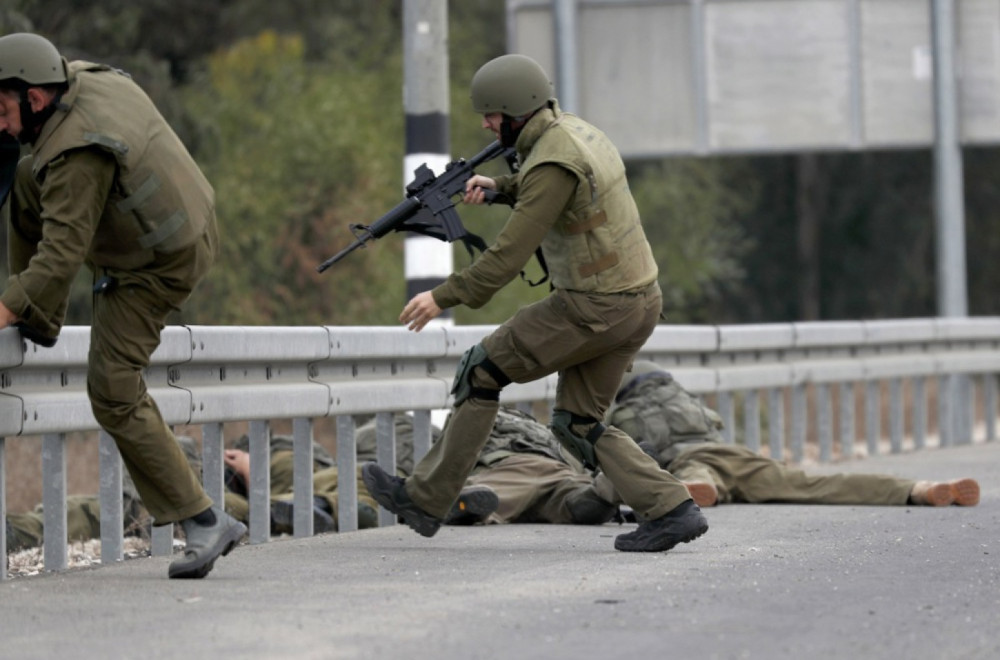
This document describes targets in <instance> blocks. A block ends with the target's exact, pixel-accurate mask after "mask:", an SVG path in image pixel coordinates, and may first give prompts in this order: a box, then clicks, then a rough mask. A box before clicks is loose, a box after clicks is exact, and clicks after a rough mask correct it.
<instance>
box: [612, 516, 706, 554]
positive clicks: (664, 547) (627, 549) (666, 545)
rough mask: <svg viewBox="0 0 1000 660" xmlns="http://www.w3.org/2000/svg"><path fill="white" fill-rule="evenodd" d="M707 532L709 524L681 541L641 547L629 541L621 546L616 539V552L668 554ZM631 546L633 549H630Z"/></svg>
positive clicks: (649, 544) (645, 544) (642, 545)
mask: <svg viewBox="0 0 1000 660" xmlns="http://www.w3.org/2000/svg"><path fill="white" fill-rule="evenodd" d="M707 531H708V524H707V523H706V524H704V525H702V526H700V527H698V529H697V530H696V531H695V532H694V533H692V534H690V535H687V536H684V537H682V538H680V539H677V540H672V541H667V542H666V543H662V544H656V543H643V544H641V547H640V544H638V543H637V544H634V545H632V544H630V543H629V542H628V541H626V542H623V543H621V544H619V543H618V540H617V539H615V550H619V551H621V552H666V551H667V550H670V549H672V548H674V547H676V546H678V545H679V544H681V543H690V542H691V541H694V540H695V539H696V538H698V537H700V536H702V535H703V534H704V533H705V532H707ZM630 545H631V547H629V546H630Z"/></svg>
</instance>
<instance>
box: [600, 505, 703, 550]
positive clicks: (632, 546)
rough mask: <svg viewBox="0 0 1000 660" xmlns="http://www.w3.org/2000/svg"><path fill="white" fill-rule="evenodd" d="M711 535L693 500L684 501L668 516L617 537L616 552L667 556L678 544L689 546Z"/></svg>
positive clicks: (668, 513)
mask: <svg viewBox="0 0 1000 660" xmlns="http://www.w3.org/2000/svg"><path fill="white" fill-rule="evenodd" d="M707 531H708V520H706V519H705V516H703V515H702V513H701V509H700V508H698V505H697V504H695V503H694V501H693V500H684V501H683V502H682V503H680V504H679V505H677V506H676V507H674V508H673V509H671V510H670V511H668V512H667V513H666V514H664V515H662V516H660V517H659V518H656V519H655V520H648V521H646V522H643V523H640V524H639V527H638V528H637V529H636V530H635V531H634V532H629V533H628V534H619V535H618V536H616V537H615V549H616V550H621V551H623V552H663V551H665V550H669V549H670V548H672V547H674V546H675V545H677V544H678V543H688V542H690V541H693V540H695V539H696V538H698V537H699V536H701V535H702V534H704V533H705V532H707Z"/></svg>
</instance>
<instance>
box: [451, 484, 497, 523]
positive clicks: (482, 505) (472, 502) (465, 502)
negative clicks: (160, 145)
mask: <svg viewBox="0 0 1000 660" xmlns="http://www.w3.org/2000/svg"><path fill="white" fill-rule="evenodd" d="M499 507H500V498H499V497H497V494H496V493H495V492H493V491H492V490H487V489H485V488H477V489H475V490H468V491H463V492H462V493H459V495H458V500H457V501H456V502H455V504H454V505H453V506H452V507H451V511H450V512H449V513H448V517H447V518H445V524H446V525H474V524H476V523H477V522H482V521H484V520H485V519H486V518H487V517H488V516H489V515H490V514H491V513H493V512H494V511H496V510H497V509H498V508H499Z"/></svg>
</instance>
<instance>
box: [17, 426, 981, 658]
mask: <svg viewBox="0 0 1000 660" xmlns="http://www.w3.org/2000/svg"><path fill="white" fill-rule="evenodd" d="M837 470H842V471H854V472H888V473H892V474H897V475H900V476H908V477H913V478H937V479H944V478H955V477H962V476H969V477H975V478H977V479H979V481H980V485H981V486H982V501H981V503H980V505H979V506H978V507H974V508H959V507H950V508H943V509H935V508H926V507H837V506H794V505H729V506H720V507H715V508H712V509H708V510H706V513H707V515H708V517H709V522H710V525H711V529H710V530H709V532H708V534H706V535H705V536H704V537H702V538H701V539H698V540H697V541H695V542H693V543H690V544H687V545H683V546H680V547H678V548H675V549H674V550H672V551H670V552H667V553H660V554H629V553H621V552H616V551H615V550H614V549H613V546H612V543H613V538H614V536H615V535H616V534H618V533H620V532H621V531H628V530H630V529H631V528H632V526H631V525H625V526H623V527H619V526H618V525H614V524H609V525H605V526H602V527H580V526H576V527H571V526H565V527H563V526H552V525H549V526H545V525H504V526H491V527H476V528H444V529H443V530H442V531H441V532H439V533H438V534H437V536H435V537H434V538H432V539H425V538H423V537H420V536H418V535H416V534H415V533H413V532H411V531H410V530H409V529H407V528H404V527H393V528H385V529H379V530H369V531H362V532H356V533H351V534H343V535H338V534H327V535H323V536H318V537H314V538H311V539H303V540H298V539H285V540H279V541H275V542H272V543H268V544H264V545H256V546H241V547H239V548H237V549H236V550H235V551H234V552H233V553H232V554H231V555H230V556H229V557H226V558H224V559H222V560H220V561H219V562H218V563H217V565H216V567H215V570H214V571H213V572H212V574H211V575H209V576H208V578H206V579H204V580H200V581H172V580H168V579H167V578H166V574H167V564H168V563H169V559H168V558H151V559H150V558H147V559H137V560H130V561H125V562H122V563H121V564H118V565H115V566H109V567H103V568H97V569H85V570H74V571H70V572H68V573H62V574H48V575H44V576H40V577H32V578H18V579H13V580H8V581H6V582H4V583H0V658H56V657H64V658H72V659H73V660H90V659H98V658H99V659H102V660H103V659H111V658H151V659H155V658H185V659H200V658H219V659H225V660H232V659H239V658H394V659H395V658H406V659H412V658H417V659H423V658H434V659H435V660H438V659H440V660H470V659H477V658H482V659H496V658H516V659H518V660H521V659H525V660H527V659H534V658H539V659H541V658H546V659H552V658H574V659H579V658H630V659H631V658H636V659H639V658H682V659H685V660H695V659H698V660H700V659H703V658H727V659H728V658H766V659H770V660H773V659H776V658H795V659H806V660H823V659H827V658H830V659H841V658H849V659H851V660H863V659H867V658H880V659H881V658H900V659H902V660H922V659H925V658H926V659H928V660H930V659H935V660H939V659H949V660H950V659H980V658H982V659H990V660H993V659H996V658H1000V487H998V485H997V484H998V483H1000V480H998V476H1000V443H997V442H994V443H990V444H980V445H975V446H965V447H958V448H948V449H940V450H938V449H931V450H926V451H924V452H920V453H909V454H904V455H900V456H887V457H876V458H869V459H865V460H860V461H855V462H852V463H850V464H846V465H837V466H824V467H822V468H816V469H812V470H810V471H813V472H832V471H837Z"/></svg>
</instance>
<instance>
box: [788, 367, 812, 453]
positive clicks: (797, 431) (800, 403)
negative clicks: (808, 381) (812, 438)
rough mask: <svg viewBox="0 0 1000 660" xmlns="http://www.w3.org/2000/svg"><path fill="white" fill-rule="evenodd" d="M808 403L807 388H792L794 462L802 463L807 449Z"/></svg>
mask: <svg viewBox="0 0 1000 660" xmlns="http://www.w3.org/2000/svg"><path fill="white" fill-rule="evenodd" d="M807 406H808V403H807V401H806V386H805V384H804V383H798V384H796V385H795V386H794V387H793V388H792V437H791V447H792V460H793V461H794V462H796V463H801V462H802V457H803V456H804V455H805V447H806V417H807V416H808V410H807Z"/></svg>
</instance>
